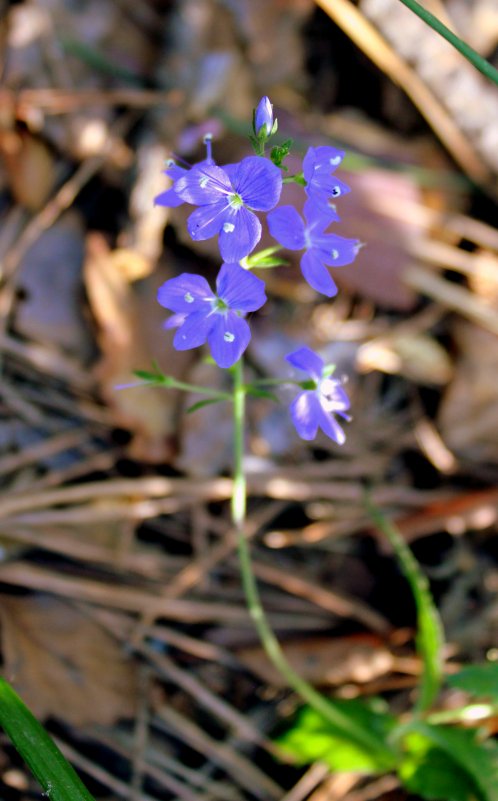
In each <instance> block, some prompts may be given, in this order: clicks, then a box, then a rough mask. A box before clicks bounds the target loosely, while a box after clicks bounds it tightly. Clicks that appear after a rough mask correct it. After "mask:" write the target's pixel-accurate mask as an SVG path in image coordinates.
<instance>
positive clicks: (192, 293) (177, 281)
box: [157, 273, 215, 314]
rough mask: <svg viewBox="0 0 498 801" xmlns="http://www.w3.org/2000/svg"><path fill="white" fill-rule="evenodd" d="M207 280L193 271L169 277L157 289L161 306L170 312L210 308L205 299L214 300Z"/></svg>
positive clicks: (185, 312) (188, 312)
mask: <svg viewBox="0 0 498 801" xmlns="http://www.w3.org/2000/svg"><path fill="white" fill-rule="evenodd" d="M214 297H215V296H214V293H213V292H212V290H211V288H210V286H209V284H208V282H207V281H206V279H205V278H203V276H202V275H195V273H182V274H181V275H178V276H176V277H175V278H170V279H169V281H166V282H165V283H164V284H163V285H162V286H160V287H159V289H158V290H157V299H158V301H159V303H160V304H161V306H164V308H165V309H169V310H170V311H172V312H176V313H180V314H192V313H193V312H198V311H201V310H205V311H206V313H207V312H208V311H209V310H210V307H209V306H208V305H207V301H209V300H214Z"/></svg>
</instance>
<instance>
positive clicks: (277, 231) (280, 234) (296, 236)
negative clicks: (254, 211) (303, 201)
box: [266, 206, 306, 250]
mask: <svg viewBox="0 0 498 801" xmlns="http://www.w3.org/2000/svg"><path fill="white" fill-rule="evenodd" d="M266 219H267V223H268V228H269V230H270V234H271V235H272V237H273V238H274V239H276V240H277V242H280V244H281V245H282V246H283V247H284V248H287V250H302V249H303V248H305V247H306V235H305V228H304V222H303V220H302V219H301V217H300V216H299V214H298V213H297V211H296V209H295V208H294V206H280V207H279V208H278V209H275V210H274V211H271V212H270V213H269V215H268V217H267V218H266Z"/></svg>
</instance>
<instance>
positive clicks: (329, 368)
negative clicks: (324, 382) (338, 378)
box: [322, 364, 337, 378]
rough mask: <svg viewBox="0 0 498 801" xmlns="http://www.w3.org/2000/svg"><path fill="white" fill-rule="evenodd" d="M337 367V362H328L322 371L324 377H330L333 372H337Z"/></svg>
mask: <svg viewBox="0 0 498 801" xmlns="http://www.w3.org/2000/svg"><path fill="white" fill-rule="evenodd" d="M336 369H337V365H335V364H326V365H325V367H324V368H323V371H322V378H329V376H331V375H332V373H335V371H336Z"/></svg>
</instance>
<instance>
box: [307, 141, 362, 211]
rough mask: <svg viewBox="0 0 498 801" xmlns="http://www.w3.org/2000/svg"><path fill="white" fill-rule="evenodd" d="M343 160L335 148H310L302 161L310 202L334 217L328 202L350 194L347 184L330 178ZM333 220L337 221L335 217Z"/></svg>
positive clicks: (339, 151)
mask: <svg viewBox="0 0 498 801" xmlns="http://www.w3.org/2000/svg"><path fill="white" fill-rule="evenodd" d="M343 158H344V151H343V150H337V148H335V147H329V146H323V147H310V148H308V152H307V153H306V155H305V157H304V159H303V175H304V180H305V181H306V186H305V192H306V194H307V195H308V197H309V198H310V199H311V200H314V201H315V203H316V204H317V205H318V206H319V207H320V208H321V209H322V210H323V211H324V212H327V213H328V214H330V213H332V214H333V215H335V209H334V207H333V206H332V207H331V206H330V200H331V199H333V198H337V197H339V196H340V195H344V194H346V193H347V192H350V191H351V190H350V188H349V186H348V185H347V184H345V183H343V182H342V181H339V179H338V178H335V177H334V176H332V172H333V171H334V170H335V168H336V167H338V166H339V164H340V163H341V161H342V160H343ZM335 219H338V218H337V217H335Z"/></svg>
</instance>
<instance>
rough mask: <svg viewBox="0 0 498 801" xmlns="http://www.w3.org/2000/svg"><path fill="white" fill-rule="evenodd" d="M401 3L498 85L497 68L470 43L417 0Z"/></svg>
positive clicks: (405, 0) (406, 0) (407, 0)
mask: <svg viewBox="0 0 498 801" xmlns="http://www.w3.org/2000/svg"><path fill="white" fill-rule="evenodd" d="M400 2H401V3H403V5H405V6H407V8H409V9H410V11H413V13H414V14H416V15H417V16H418V17H420V19H421V20H423V21H424V22H425V23H426V25H429V26H430V27H431V28H432V29H433V30H434V31H436V33H438V34H439V35H440V36H442V37H443V39H446V41H447V42H449V43H450V44H451V45H453V47H454V48H455V50H458V52H459V53H461V54H462V56H464V57H465V58H466V59H467V61H470V63H471V64H472V65H473V66H474V67H475V68H476V69H478V70H479V72H482V74H483V75H485V76H486V78H489V80H490V81H493V83H494V84H496V85H497V86H498V70H497V69H496V68H495V67H493V65H492V64H490V62H489V61H486V59H485V58H483V57H482V56H480V55H479V53H477V51H476V50H474V49H473V48H472V47H471V46H470V45H468V44H467V42H465V41H464V40H463V39H460V37H459V36H457V35H456V34H454V33H453V31H451V30H450V29H449V28H447V27H446V25H444V24H443V23H442V22H441V20H440V19H438V18H437V17H435V16H434V14H431V12H430V11H428V10H427V9H426V8H424V7H423V6H421V5H420V3H418V2H417V0H400Z"/></svg>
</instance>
